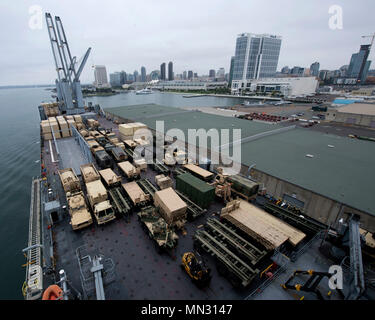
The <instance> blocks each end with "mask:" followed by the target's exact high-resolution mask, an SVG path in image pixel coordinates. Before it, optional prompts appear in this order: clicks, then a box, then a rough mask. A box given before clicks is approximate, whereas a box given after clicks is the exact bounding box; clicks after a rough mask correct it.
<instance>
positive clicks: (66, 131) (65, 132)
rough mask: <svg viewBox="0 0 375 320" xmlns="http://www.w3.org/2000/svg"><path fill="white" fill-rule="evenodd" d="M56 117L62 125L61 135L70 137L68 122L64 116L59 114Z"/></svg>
mask: <svg viewBox="0 0 375 320" xmlns="http://www.w3.org/2000/svg"><path fill="white" fill-rule="evenodd" d="M56 119H57V122H58V123H59V126H60V131H61V136H62V137H63V138H67V137H70V132H69V127H68V123H67V122H66V120H65V119H64V117H63V116H58V117H56Z"/></svg>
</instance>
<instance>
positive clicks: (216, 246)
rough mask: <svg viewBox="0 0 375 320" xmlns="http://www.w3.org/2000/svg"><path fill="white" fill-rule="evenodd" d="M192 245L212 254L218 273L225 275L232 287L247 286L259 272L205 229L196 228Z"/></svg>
mask: <svg viewBox="0 0 375 320" xmlns="http://www.w3.org/2000/svg"><path fill="white" fill-rule="evenodd" d="M194 247H195V248H201V249H202V250H203V251H205V252H207V253H208V254H211V255H212V256H214V257H215V258H216V260H217V262H218V264H217V268H218V271H219V273H220V274H222V275H226V276H228V278H229V281H230V282H231V283H232V285H233V286H234V287H240V286H242V287H247V286H248V285H249V284H250V283H251V282H252V280H253V279H254V278H255V277H256V276H257V275H258V274H259V270H258V269H253V268H252V267H250V266H249V265H248V264H247V263H246V262H245V261H243V260H242V259H241V258H240V257H238V256H237V255H236V254H235V253H233V252H232V251H231V250H229V249H228V248H227V246H226V245H224V244H223V243H222V242H221V241H220V240H218V239H216V238H215V237H214V236H212V235H211V234H209V233H208V232H207V231H205V230H197V231H196V233H195V235H194Z"/></svg>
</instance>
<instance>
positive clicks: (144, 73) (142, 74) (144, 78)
mask: <svg viewBox="0 0 375 320" xmlns="http://www.w3.org/2000/svg"><path fill="white" fill-rule="evenodd" d="M141 82H146V68H145V67H141Z"/></svg>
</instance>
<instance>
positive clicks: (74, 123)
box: [66, 116, 77, 136]
mask: <svg viewBox="0 0 375 320" xmlns="http://www.w3.org/2000/svg"><path fill="white" fill-rule="evenodd" d="M71 117H72V116H71ZM72 118H73V117H72ZM72 118H68V116H67V117H66V122H67V124H68V128H69V133H70V135H71V136H72V135H73V132H72V127H74V128H77V125H76V122H75V121H74V119H72Z"/></svg>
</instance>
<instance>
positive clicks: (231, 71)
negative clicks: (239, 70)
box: [228, 57, 234, 87]
mask: <svg viewBox="0 0 375 320" xmlns="http://www.w3.org/2000/svg"><path fill="white" fill-rule="evenodd" d="M233 69H234V57H231V58H230V69H229V79H228V85H229V87H231V86H232V80H233Z"/></svg>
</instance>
